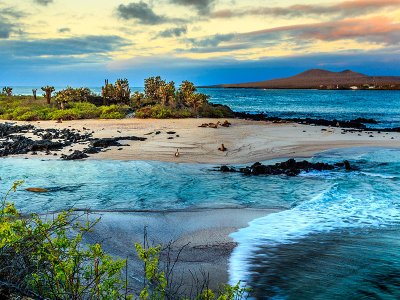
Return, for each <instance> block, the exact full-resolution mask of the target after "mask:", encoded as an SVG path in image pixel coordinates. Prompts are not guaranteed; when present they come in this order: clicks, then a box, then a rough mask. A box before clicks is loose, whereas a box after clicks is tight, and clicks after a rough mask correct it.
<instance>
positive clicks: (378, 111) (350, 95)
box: [14, 87, 400, 127]
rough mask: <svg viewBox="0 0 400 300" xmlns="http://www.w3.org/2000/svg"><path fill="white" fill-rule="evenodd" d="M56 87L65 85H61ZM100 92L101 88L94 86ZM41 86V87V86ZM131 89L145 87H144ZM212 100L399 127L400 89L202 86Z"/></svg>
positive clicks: (20, 90)
mask: <svg viewBox="0 0 400 300" xmlns="http://www.w3.org/2000/svg"><path fill="white" fill-rule="evenodd" d="M57 89H62V87H58V88H57ZM91 89H92V90H93V91H94V92H95V93H98V94H99V93H100V92H101V88H99V87H93V88H91ZM31 90H32V87H15V88H14V93H15V94H27V95H30V94H31ZM39 90H40V89H39ZM132 90H139V91H143V89H142V88H132ZM200 91H201V92H203V93H206V94H208V95H210V96H211V101H212V102H214V103H219V104H226V105H228V106H230V107H231V108H232V109H233V110H235V111H240V112H249V113H260V112H265V113H268V114H269V115H270V116H275V117H283V118H292V117H298V118H307V117H310V118H323V119H329V120H333V119H339V120H352V119H356V118H359V117H363V118H373V119H376V120H378V121H380V122H381V124H379V126H380V127H400V91H369V90H366V91H335V90H332V91H319V90H257V89H220V88H218V89H200Z"/></svg>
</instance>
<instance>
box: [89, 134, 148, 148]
mask: <svg viewBox="0 0 400 300" xmlns="http://www.w3.org/2000/svg"><path fill="white" fill-rule="evenodd" d="M145 140H146V138H142V137H137V136H121V137H114V138H102V139H92V140H91V142H90V145H91V146H92V147H100V148H108V147H111V146H117V147H118V146H123V145H121V144H120V143H119V141H145Z"/></svg>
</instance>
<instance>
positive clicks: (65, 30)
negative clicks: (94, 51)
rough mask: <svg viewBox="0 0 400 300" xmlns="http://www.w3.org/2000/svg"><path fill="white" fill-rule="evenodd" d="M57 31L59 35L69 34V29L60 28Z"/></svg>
mask: <svg viewBox="0 0 400 300" xmlns="http://www.w3.org/2000/svg"><path fill="white" fill-rule="evenodd" d="M57 31H58V32H59V33H67V32H71V28H68V27H62V28H59V29H58V30H57Z"/></svg>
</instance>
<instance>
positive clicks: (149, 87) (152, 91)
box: [144, 76, 166, 103]
mask: <svg viewBox="0 0 400 300" xmlns="http://www.w3.org/2000/svg"><path fill="white" fill-rule="evenodd" d="M165 85H166V82H165V80H162V79H161V77H160V76H157V77H149V78H147V79H145V80H144V97H145V98H146V99H147V100H151V101H154V102H156V103H162V95H161V93H160V92H161V87H162V86H165Z"/></svg>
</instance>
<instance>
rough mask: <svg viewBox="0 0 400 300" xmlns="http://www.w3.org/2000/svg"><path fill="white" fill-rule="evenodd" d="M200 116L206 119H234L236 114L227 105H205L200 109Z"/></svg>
mask: <svg viewBox="0 0 400 300" xmlns="http://www.w3.org/2000/svg"><path fill="white" fill-rule="evenodd" d="M199 115H200V116H202V117H204V118H233V117H234V116H235V114H234V112H233V111H232V110H231V109H230V108H229V107H228V106H226V105H219V104H211V103H210V104H205V105H203V106H202V107H201V108H200V109H199Z"/></svg>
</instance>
